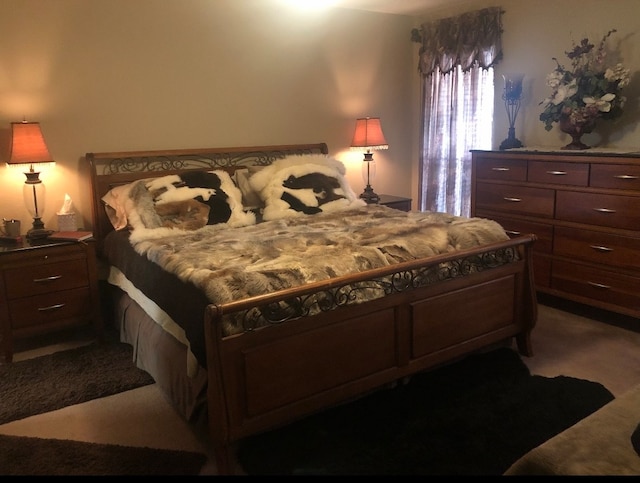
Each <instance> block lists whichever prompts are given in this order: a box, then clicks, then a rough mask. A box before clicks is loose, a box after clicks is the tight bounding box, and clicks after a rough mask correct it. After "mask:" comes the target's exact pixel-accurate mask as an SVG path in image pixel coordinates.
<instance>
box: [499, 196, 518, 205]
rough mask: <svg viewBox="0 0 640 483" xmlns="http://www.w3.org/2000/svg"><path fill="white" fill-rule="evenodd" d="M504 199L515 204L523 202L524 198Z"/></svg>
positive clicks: (506, 197)
mask: <svg viewBox="0 0 640 483" xmlns="http://www.w3.org/2000/svg"><path fill="white" fill-rule="evenodd" d="M503 199H504V200H505V201H513V202H514V203H518V202H520V201H522V198H510V197H508V196H505V197H504V198H503Z"/></svg>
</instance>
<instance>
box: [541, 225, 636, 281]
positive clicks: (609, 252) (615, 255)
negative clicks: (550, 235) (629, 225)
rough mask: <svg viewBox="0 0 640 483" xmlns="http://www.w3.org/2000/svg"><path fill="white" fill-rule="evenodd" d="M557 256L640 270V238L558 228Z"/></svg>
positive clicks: (556, 236) (555, 242)
mask: <svg viewBox="0 0 640 483" xmlns="http://www.w3.org/2000/svg"><path fill="white" fill-rule="evenodd" d="M553 253H554V255H560V256H564V257H571V258H579V259H581V260H586V261H588V262H594V263H601V264H605V265H610V266H615V267H628V268H631V269H636V270H640V238H632V237H626V236H619V235H613V234H610V233H601V232H598V231H589V230H582V229H581V230H578V229H575V228H566V227H562V226H558V227H556V230H555V239H554V243H553Z"/></svg>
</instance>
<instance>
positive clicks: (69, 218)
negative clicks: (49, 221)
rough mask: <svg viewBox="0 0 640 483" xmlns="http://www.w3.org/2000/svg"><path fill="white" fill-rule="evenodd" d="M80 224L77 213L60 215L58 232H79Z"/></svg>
mask: <svg viewBox="0 0 640 483" xmlns="http://www.w3.org/2000/svg"><path fill="white" fill-rule="evenodd" d="M77 230H78V223H77V221H76V214H75V213H65V214H63V215H61V214H59V213H58V231H77Z"/></svg>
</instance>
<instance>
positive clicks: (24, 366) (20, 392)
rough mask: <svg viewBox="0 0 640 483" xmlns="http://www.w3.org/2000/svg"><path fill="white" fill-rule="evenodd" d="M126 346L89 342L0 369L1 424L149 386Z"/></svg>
mask: <svg viewBox="0 0 640 483" xmlns="http://www.w3.org/2000/svg"><path fill="white" fill-rule="evenodd" d="M153 382H154V381H153V378H152V377H151V376H150V375H149V374H147V373H146V372H145V371H143V370H141V369H138V368H137V367H136V366H135V364H134V363H133V349H132V348H131V346H130V345H128V344H124V343H121V342H115V341H108V342H107V341H105V342H103V343H98V342H95V343H92V344H90V345H88V346H84V347H78V348H75V349H70V350H66V351H62V352H56V353H54V354H49V355H46V356H42V357H36V358H34V359H29V360H25V361H19V362H13V363H9V364H2V365H0V400H1V403H0V424H4V423H8V422H10V421H15V420H18V419H23V418H26V417H29V416H34V415H36V414H42V413H46V412H49V411H54V410H56V409H61V408H64V407H66V406H71V405H73V404H79V403H83V402H86V401H90V400H92V399H97V398H101V397H106V396H111V395H112V394H117V393H120V392H124V391H128V390H130V389H135V388H137V387H141V386H146V385H148V384H153Z"/></svg>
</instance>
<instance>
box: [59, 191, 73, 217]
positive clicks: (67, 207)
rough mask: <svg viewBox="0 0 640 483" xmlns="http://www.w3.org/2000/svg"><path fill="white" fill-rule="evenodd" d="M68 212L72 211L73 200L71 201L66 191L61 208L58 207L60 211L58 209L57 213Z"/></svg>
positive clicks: (63, 213) (64, 213)
mask: <svg viewBox="0 0 640 483" xmlns="http://www.w3.org/2000/svg"><path fill="white" fill-rule="evenodd" d="M69 213H73V201H71V197H70V196H69V195H68V194H67V193H65V194H64V202H63V203H62V208H60V211H58V213H57V214H58V215H68V214H69Z"/></svg>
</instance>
